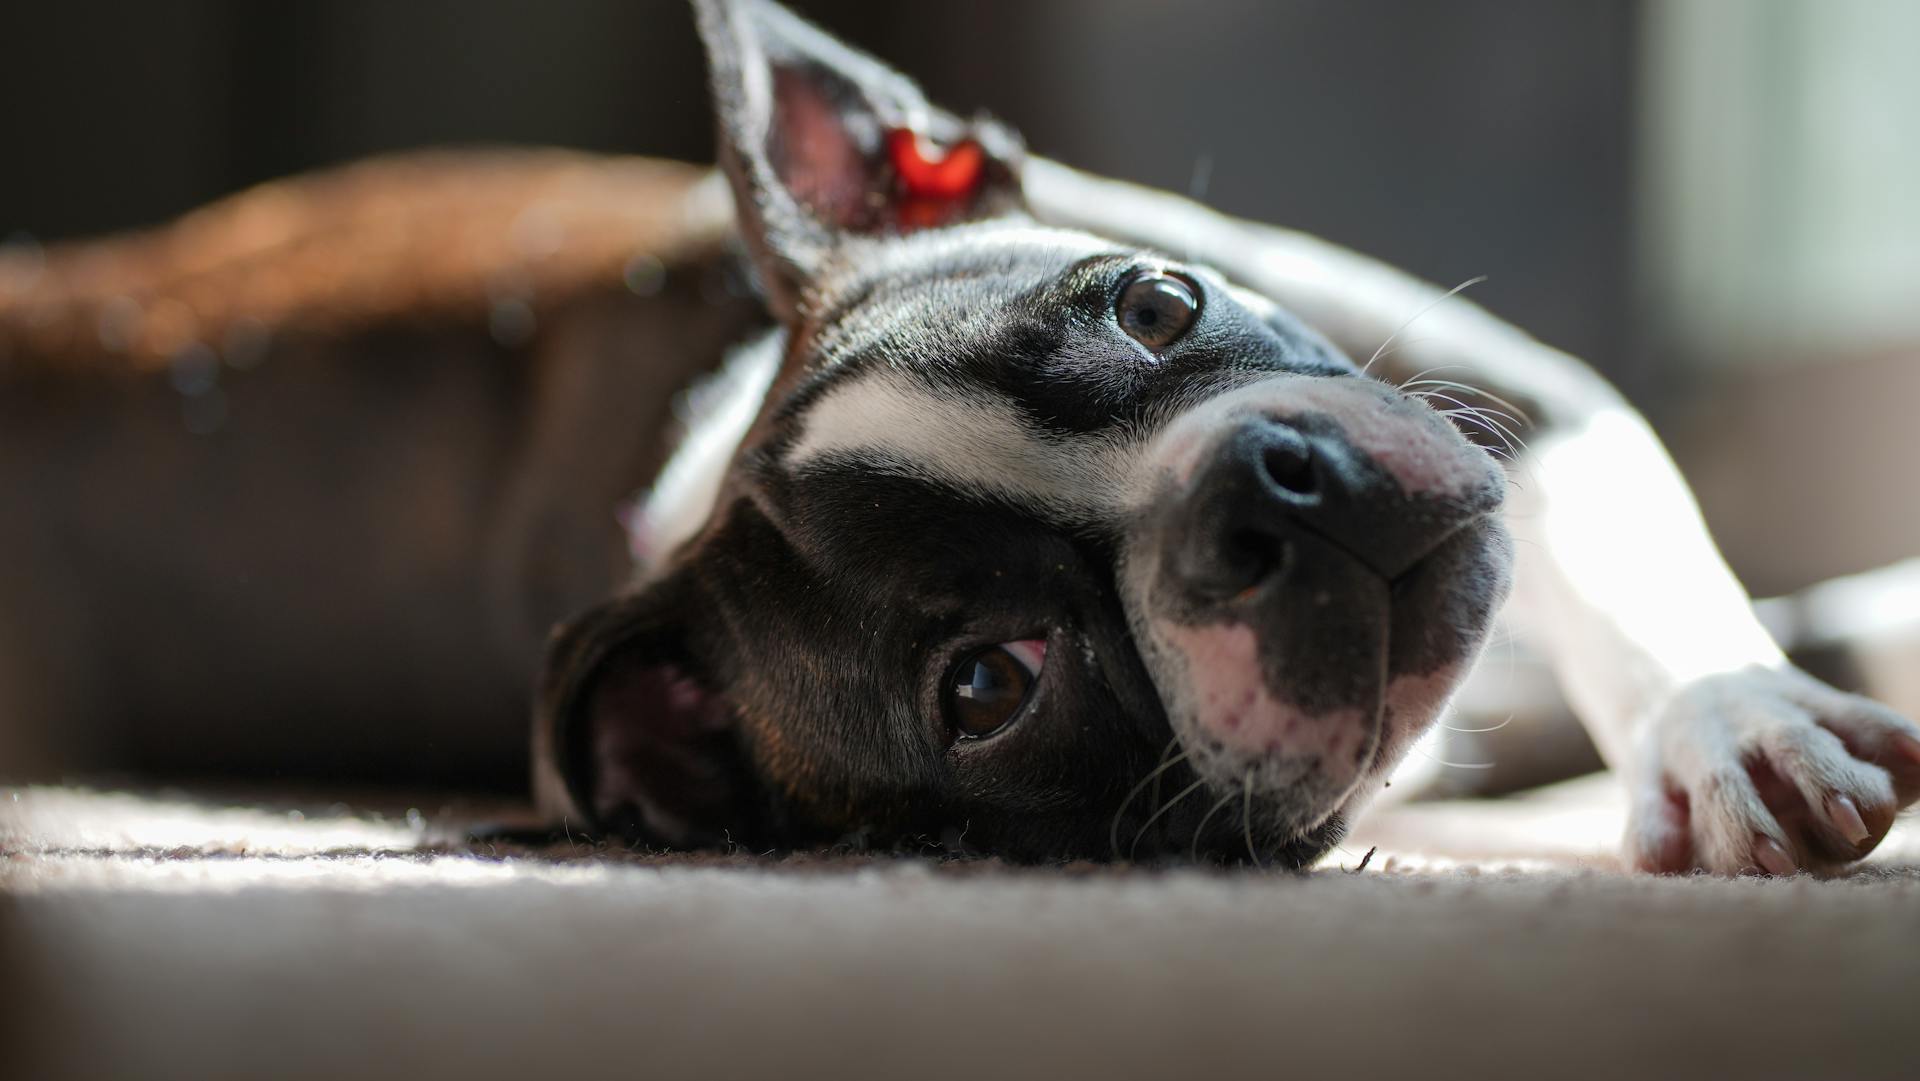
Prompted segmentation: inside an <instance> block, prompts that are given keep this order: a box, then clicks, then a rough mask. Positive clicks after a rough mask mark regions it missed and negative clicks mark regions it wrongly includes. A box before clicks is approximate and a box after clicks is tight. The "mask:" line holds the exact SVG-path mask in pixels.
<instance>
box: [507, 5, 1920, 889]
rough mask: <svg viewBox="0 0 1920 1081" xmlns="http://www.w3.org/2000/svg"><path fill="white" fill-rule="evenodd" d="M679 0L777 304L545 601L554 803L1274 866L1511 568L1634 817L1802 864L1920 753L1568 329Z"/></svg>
mask: <svg viewBox="0 0 1920 1081" xmlns="http://www.w3.org/2000/svg"><path fill="white" fill-rule="evenodd" d="M696 6H697V9H698V17H699V23H700V29H701V32H702V34H703V36H704V38H705V41H706V44H707V47H708V50H709V54H710V57H711V65H712V73H713V92H714V97H715V100H716V103H717V105H718V109H719V114H720V130H721V133H722V140H721V142H722V146H723V154H722V168H723V170H724V173H725V175H726V177H727V179H728V182H729V184H730V187H731V190H732V195H733V199H734V203H735V206H736V208H737V211H738V222H739V228H740V230H741V234H742V236H743V237H744V239H745V242H746V244H747V246H748V248H749V250H750V252H751V254H752V257H753V265H754V267H755V269H756V270H757V273H758V279H759V283H760V286H761V290H762V293H763V295H764V296H765V298H766V303H767V306H768V309H769V311H770V313H771V315H772V318H773V321H774V324H775V325H774V329H772V330H771V331H770V332H769V333H767V334H765V335H764V336H762V337H760V338H759V339H757V340H755V341H753V342H751V343H748V344H746V345H744V346H742V347H741V349H740V350H739V351H738V353H737V354H736V355H735V356H734V358H733V360H732V361H731V362H730V363H729V365H728V368H727V371H726V374H725V376H724V379H723V382H722V384H721V385H720V386H719V387H718V388H716V389H715V390H713V391H712V392H711V393H710V394H709V397H710V399H711V401H710V408H709V410H708V412H707V414H706V415H705V416H704V417H702V418H701V419H700V421H699V423H698V424H697V425H696V427H695V430H694V432H693V434H692V435H691V437H690V438H689V439H688V440H687V443H686V445H685V446H684V447H683V448H682V450H681V451H680V452H679V454H678V456H677V457H676V458H675V459H674V460H673V461H672V463H671V464H670V465H669V466H668V468H667V469H666V471H665V473H664V475H663V476H662V478H661V480H660V483H659V484H658V485H656V486H655V488H654V489H653V492H652V495H651V498H650V499H649V500H648V501H647V502H646V503H645V505H644V507H643V508H642V510H641V511H640V513H639V514H638V515H637V516H636V518H635V525H634V528H635V532H636V547H637V549H638V550H639V551H642V552H644V553H647V558H645V559H644V560H643V562H642V565H641V566H640V568H639V572H638V575H637V577H636V579H635V581H634V584H633V586H632V588H631V589H630V590H628V591H626V592H624V593H622V594H621V595H619V596H617V597H616V598H615V599H613V600H611V601H609V602H607V603H606V604H604V605H602V606H601V607H599V608H597V609H595V610H594V611H592V612H590V613H588V614H587V615H585V616H583V617H582V618H580V619H578V620H577V621H575V622H573V623H572V624H571V625H570V626H568V627H567V628H566V629H565V630H564V631H562V632H561V633H559V634H558V635H557V636H556V637H555V639H554V641H553V643H552V647H551V649H550V652H549V655H548V663H547V667H546V674H545V677H544V680H543V687H542V692H541V696H540V700H539V705H538V711H537V712H538V719H537V733H536V741H537V742H536V747H537V754H538V757H539V774H540V776H539V778H538V787H539V788H540V790H541V792H542V794H543V796H544V798H545V800H546V803H547V806H548V807H549V808H550V809H551V811H552V813H553V814H554V815H556V816H565V817H567V818H569V819H570V820H572V821H575V822H586V823H588V824H589V825H590V826H597V827H599V828H603V829H607V830H611V831H613V832H615V833H618V834H621V835H625V836H631V837H638V838H644V839H649V840H652V841H655V842H660V843H665V844H670V845H689V844H710V843H718V842H723V841H731V842H737V843H742V844H748V845H785V844H805V843H818V842H830V841H834V840H837V839H843V838H847V837H850V836H851V837H859V838H863V839H866V840H868V841H870V842H872V841H881V842H900V841H912V840H915V839H923V840H934V841H942V842H944V843H947V844H949V845H958V846H964V847H965V848H966V849H969V850H975V851H986V852H993V853H999V854H1004V855H1007V856H1010V857H1015V858H1027V859H1059V858H1066V857H1095V858H1100V857H1113V856H1119V857H1126V856H1141V855H1144V854H1149V853H1175V854H1186V855H1206V856H1212V857H1215V858H1227V859H1239V860H1245V861H1251V862H1254V863H1260V864H1269V863H1271V864H1279V865H1285V866H1303V865H1306V864H1310V863H1312V862H1313V861H1314V860H1315V859H1317V858H1318V857H1319V856H1320V855H1322V854H1323V853H1325V852H1326V851H1327V850H1328V848H1329V847H1330V846H1331V845H1332V844H1333V843H1334V842H1335V841H1336V840H1337V839H1338V838H1339V837H1340V836H1341V835H1342V831H1343V830H1344V828H1345V826H1346V824H1347V823H1348V822H1349V821H1350V820H1351V819H1352V817H1353V816H1354V814H1355V812H1356V811H1357V810H1358V809H1359V808H1360V807H1361V806H1362V805H1363V804H1364V803H1365V802H1366V801H1367V800H1368V798H1369V797H1371V796H1372V795H1374V794H1375V792H1376V791H1377V790H1378V789H1379V788H1380V787H1381V785H1382V784H1383V782H1385V781H1386V780H1387V778H1388V776H1389V774H1390V772H1391V771H1392V770H1393V768H1394V766H1395V765H1396V764H1397V763H1398V762H1399V761H1400V760H1401V758H1402V756H1403V755H1405V754H1406V753H1407V751H1408V749H1409V747H1410V746H1411V745H1412V744H1413V742H1414V741H1415V740H1416V739H1417V738H1418V737H1419V736H1420V735H1421V734H1422V733H1423V732H1425V731H1426V730H1427V729H1428V727H1429V726H1430V725H1432V724H1433V723H1434V722H1435V720H1436V719H1437V718H1438V717H1439V716H1440V715H1441V713H1442V712H1443V711H1444V710H1445V709H1446V707H1447V704H1448V701H1449V698H1450V696H1451V695H1452V694H1453V692H1454V690H1455V688H1456V687H1457V686H1458V685H1459V683H1460V681H1461V680H1462V678H1463V677H1464V676H1465V675H1466V674H1467V672H1468V671H1469V669H1470V668H1471V667H1472V666H1473V664H1474V661H1475V659H1476V657H1477V656H1478V655H1479V653H1480V651H1481V648H1482V646H1483V644H1484V643H1485V641H1486V639H1487V636H1488V632H1489V629H1490V628H1491V627H1492V625H1493V623H1494V620H1495V617H1496V615H1497V614H1498V613H1499V612H1500V611H1501V608H1502V606H1503V604H1505V603H1506V602H1507V600H1508V594H1509V592H1510V587H1512V586H1514V584H1515V583H1516V582H1517V593H1518V596H1517V598H1516V604H1515V609H1516V610H1515V613H1514V615H1515V618H1516V620H1517V621H1518V623H1519V624H1520V625H1521V626H1522V627H1523V628H1525V629H1527V630H1530V631H1533V632H1535V633H1537V634H1538V635H1539V636H1540V637H1541V638H1542V639H1543V641H1544V643H1545V645H1546V647H1547V649H1548V650H1549V651H1550V654H1551V656H1552V658H1553V660H1554V664H1555V667H1556V669H1557V671H1558V673H1559V675H1560V676H1561V679H1562V680H1563V682H1564V684H1565V688H1566V691H1567V693H1568V696H1569V698H1570V700H1571V701H1572V703H1573V704H1574V706H1575V707H1576V708H1577V710H1578V711H1579V713H1580V714H1581V716H1582V717H1583V718H1584V719H1585V720H1586V722H1587V724H1588V726H1589V728H1590V730H1591V733H1592V735H1593V736H1594V739H1595V742H1596V743H1597V745H1598V746H1599V747H1600V749H1601V751H1602V753H1603V754H1604V755H1605V757H1606V758H1607V760H1608V761H1609V762H1610V763H1611V764H1612V765H1613V767H1614V768H1615V769H1616V770H1617V771H1619V773H1620V774H1621V775H1622V777H1623V778H1624V780H1625V783H1626V784H1627V786H1628V788H1629V790H1630V792H1631V794H1632V800H1631V805H1632V821H1631V824H1630V826H1629V829H1628V832H1627V840H1626V848H1627V855H1628V857H1629V859H1630V860H1631V861H1632V863H1633V864H1635V865H1637V866H1639V867H1643V868H1648V869H1655V870H1667V871H1677V870H1683V869H1687V868H1694V867H1704V868H1707V869H1710V870H1713V871H1718V872H1739V871H1743V870H1762V871H1766V872H1770V873H1774V874H1788V873H1792V872H1793V871H1794V870H1796V869H1797V868H1803V867H1806V868H1817V867H1826V866H1831V865H1835V864H1841V863H1845V862H1847V861H1850V860H1853V859H1857V858H1859V857H1860V856H1861V855H1863V854H1865V853H1866V852H1867V851H1868V850H1870V849H1871V848H1872V847H1873V846H1874V844H1876V843H1877V842H1878V840H1879V839H1880V838H1881V837H1882V836H1883V835H1884V834H1885V832H1886V830H1887V828H1888V826H1889V824H1890V822H1891V820H1892V816H1893V813H1894V812H1895V810H1896V809H1897V808H1899V807H1901V806H1903V805H1905V804H1907V803H1909V802H1911V801H1912V800H1913V799H1914V798H1915V796H1916V795H1920V730H1916V728H1915V726H1914V725H1913V724H1912V722H1910V721H1908V720H1906V719H1905V718H1903V717H1901V716H1899V715H1897V714H1895V713H1894V712H1892V711H1890V710H1888V709H1886V708H1884V707H1881V706H1879V705H1876V704H1875V703H1873V702H1870V701H1867V700H1864V699H1861V698H1857V697H1853V696H1850V695H1847V694H1843V693H1840V692H1838V691H1836V690H1833V689H1831V688H1829V687H1827V686H1825V685H1823V684H1821V683H1819V682H1817V681H1815V680H1814V679H1812V678H1811V677H1809V676H1806V675H1804V674H1803V673H1801V672H1800V671H1798V670H1796V669H1794V668H1792V667H1791V666H1789V665H1788V664H1787V663H1786V661H1785V660H1784V659H1783V657H1782V655H1781V653H1780V651H1779V650H1778V649H1777V648H1776V646H1775V645H1774V643H1773V642H1772V641H1771V640H1770V639H1769V638H1768V636H1767V635H1766V633H1765V632H1764V631H1763V630H1762V629H1761V627H1760V625H1759V624H1758V623H1757V622H1756V620H1755V618H1754V616H1753V614H1752V612H1751V607H1750V604H1749V602H1748V600H1747V598H1746V597H1745V595H1744V594H1743V592H1742V590H1741V589H1740V587H1739V586H1738V585H1737V583H1736V582H1735V581H1734V579H1733V578H1732V577H1731V575H1730V574H1729V573H1728V571H1727V569H1726V567H1725V566H1724V564H1723V563H1722V561H1721V560H1720V558H1719V556H1718V555H1717V553H1716V552H1715V550H1714V548H1713V546H1712V543H1711V542H1710V541H1709V539H1708V538H1707V536H1706V533H1705V531H1704V529H1703V526H1702V524H1701V521H1700V519H1699V516H1698V514H1697V512H1696V510H1695V508H1694V506H1693V503H1692V501H1691V499H1690V498H1689V496H1688V494H1687V492H1686V490H1685V488H1684V487H1683V485H1682V483H1681V481H1680V480H1679V478H1678V477H1677V475H1676V473H1675V471H1674V469H1673V467H1672V465H1671V464H1670V463H1669V461H1668V459H1667V457H1666V455H1665V454H1664V453H1663V451H1662V450H1661V448H1660V446H1659V444H1658V443H1657V442H1656V440H1655V439H1654V437H1653V436H1652V434H1651V433H1650V432H1649V430H1648V428H1647V426H1646V425H1645V423H1644V422H1643V421H1642V420H1641V419H1640V418H1639V417H1638V416H1636V415H1635V414H1634V413H1633V412H1632V411H1631V410H1630V409H1629V408H1628V407H1626V406H1625V405H1624V404H1623V403H1622V401H1621V399H1620V398H1619V397H1618V396H1617V395H1616V394H1615V393H1614V392H1613V391H1612V390H1610V389H1609V388H1608V387H1607V386H1606V385H1605V384H1604V383H1603V382H1602V381H1601V380H1600V379H1599V378H1598V377H1596V376H1595V375H1594V374H1592V373H1591V372H1590V371H1588V370H1587V369H1585V368H1584V367H1582V366H1581V365H1579V364H1578V363H1577V362H1575V361H1573V360H1572V359H1571V358H1569V357H1567V356H1565V355H1563V354H1560V353H1558V352H1555V351H1554V350H1552V349H1549V348H1547V347H1545V346H1543V345H1541V344H1539V343H1538V342H1535V341H1533V340H1531V339H1529V338H1527V337H1525V336H1524V335H1522V334H1521V333H1519V332H1518V331H1516V330H1514V329H1512V328H1510V327H1508V326H1505V325H1503V324H1501V323H1500V322H1498V321H1496V320H1494V319H1493V318H1491V317H1489V316H1487V315H1485V314H1484V313H1482V312H1479V311H1476V310H1474V309H1473V308H1471V307H1469V306H1467V305H1465V304H1463V303H1459V302H1454V303H1450V304H1446V305H1438V304H1437V301H1438V300H1439V299H1440V295H1439V294H1438V292H1437V291H1435V290H1431V289H1428V288H1427V287H1425V286H1422V285H1419V284H1417V283H1414V282H1412V281H1410V280H1408V279H1406V278H1404V277H1402V276H1400V275H1398V274H1396V273H1394V272H1393V271H1390V270H1387V269H1385V268H1383V267H1380V266H1377V265H1374V264H1371V263H1368V262H1366V261H1365V260H1363V259H1361V258H1360V257H1358V256H1355V255H1353V254H1350V253H1347V252H1344V251H1340V250H1338V249H1335V248H1332V247H1329V246H1327V245H1325V244H1323V243H1320V242H1317V241H1314V240H1312V239H1309V238H1306V237H1302V236H1298V235H1294V234H1290V233H1285V232H1281V231H1278V230H1272V229H1266V228H1261V227H1257V226H1251V225H1247V224H1245V223H1240V222H1230V221H1227V220H1225V219H1223V218H1220V217H1218V216H1215V215H1213V214H1210V213H1208V212H1207V211H1205V210H1202V209H1200V208H1198V207H1196V206H1193V205H1192V204H1189V203H1187V202H1185V201H1182V200H1179V199H1176V198H1173V197H1170V196H1166V195H1162V194H1158V193H1153V192H1147V191H1142V190H1139V189H1135V188H1129V187H1125V186H1122V185H1118V184H1113V183H1108V182H1103V181H1098V180H1094V179H1091V178H1088V177H1084V176H1081V175H1079V174H1076V173H1073V172H1071V171H1069V170H1067V169H1065V168H1063V167H1061V166H1058V165H1054V164H1052V163H1049V162H1045V161H1041V160H1038V159H1035V158H1030V157H1028V156H1026V155H1025V154H1024V153H1023V152H1022V148H1021V144H1020V141H1019V139H1018V138H1017V137H1016V136H1015V135H1014V134H1013V133H1012V132H1010V131H1008V130H1006V129H1005V128H1004V127H1002V126H1000V125H999V124H997V123H995V122H994V121H992V120H990V119H986V118H976V119H972V120H962V119H961V118H959V117H957V116H955V115H953V114H950V113H947V112H944V111H941V110H940V109H937V108H935V107H933V106H931V105H929V104H928V103H927V102H926V101H925V100H924V99H923V98H922V96H921V94H920V93H919V92H918V91H917V90H916V88H915V87H914V85H913V84H912V83H911V82H909V81H908V80H906V79H905V78H903V77H902V76H900V75H899V74H897V73H895V72H893V71H891V70H889V69H888V68H886V67H884V66H882V65H881V64H880V63H878V62H876V61H875V60H873V59H871V58H869V57H867V56H864V55H861V54H859V53H857V52H855V51H853V50H852V49H849V48H847V47H846V46H844V45H841V44H840V43H838V42H836V41H834V40H831V39H830V38H828V37H827V36H826V35H824V34H823V33H821V32H820V31H818V30H817V29H815V28H813V27H811V26H809V25H807V24H806V23H804V22H802V21H801V20H799V19H798V18H796V17H794V16H793V15H791V14H789V13H788V12H786V11H784V10H782V9H780V8H778V7H776V6H774V5H772V4H770V3H762V2H757V0H739V2H728V0H697V4H696ZM1176 252H1177V253H1180V256H1179V257H1176V256H1175V255H1174V254H1172V253H1176ZM1421 312H1424V313H1425V314H1424V317H1423V323H1422V325H1421V327H1420V332H1419V334H1418V340H1417V341H1405V342H1397V341H1396V337H1397V333H1396V332H1397V331H1398V330H1399V329H1400V328H1401V326H1402V325H1403V324H1404V323H1405V321H1406V320H1407V319H1408V318H1409V316H1411V315H1413V314H1416V313H1421ZM1388 343H1393V344H1391V345H1389V344H1388ZM1509 473H1511V474H1512V475H1514V476H1516V477H1523V478H1525V480H1524V482H1523V483H1522V484H1518V485H1514V486H1512V487H1510V486H1509V484H1508V475H1509Z"/></svg>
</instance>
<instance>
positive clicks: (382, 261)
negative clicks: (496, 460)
mask: <svg viewBox="0 0 1920 1081" xmlns="http://www.w3.org/2000/svg"><path fill="white" fill-rule="evenodd" d="M731 228H732V216H731V208H730V205H729V203H728V200H727V196H726V193H725V191H724V189H723V188H721V187H720V186H718V185H717V184H715V183H713V182H712V180H711V171H710V170H709V169H707V168H704V167H699V166H693V165H686V164H681V163H677V162H668V161H661V160H654V159H647V158H637V157H610V156H598V155H591V154H584V153H576V152H570V151H560V150H527V149H523V150H439V151H427V152H415V153H409V154H401V155H394V156H389V157H384V158H375V159H371V160H368V161H364V162H359V163H356V164H352V165H347V166H343V167H339V168H335V169H331V170H326V171H321V172H316V173H310V174H305V175H300V176H296V177H292V178H288V179H285V180H279V181H274V182H270V183H267V184H262V185H260V186H258V187H254V188H251V189H248V190H246V191H242V192H240V193H238V194H235V195H232V196H229V197H227V198H225V199H222V200H219V201H217V202H214V203H212V204H209V205H207V206H205V207H203V208H201V209H199V210H196V211H193V212H192V213H189V214H187V215H185V216H184V217H182V218H180V219H178V220H176V221H174V222H172V223H169V224H166V225H162V226H159V227H157V228H153V229H149V230H145V231H141V232H134V233H126V234H120V235H114V236H108V237H103V238H99V239H93V240H86V241H77V242H67V243H61V244H55V245H52V246H50V247H48V248H46V249H44V250H43V249H39V248H34V247H26V248H19V249H16V250H11V251H9V250H5V249H0V372H11V373H15V374H18V373H25V372H32V371H35V370H39V371H41V372H43V373H44V372H46V371H50V370H51V371H58V370H76V369H79V370H88V371H113V370H132V371H147V370H154V369H157V368H164V367H165V366H166V365H167V364H168V363H169V361H170V360H171V359H172V358H173V357H174V356H176V355H177V354H178V353H179V352H180V351H181V350H182V349H185V348H189V347H191V346H193V345H194V344H196V343H201V344H205V345H207V346H209V347H211V348H214V349H216V350H220V349H222V348H223V347H229V346H234V345H235V343H238V346H237V347H242V348H243V347H244V345H245V342H246V341H247V340H248V339H249V338H251V337H257V336H258V335H259V334H261V333H267V334H273V335H279V334H281V333H283V332H295V333H301V334H308V333H311V334H316V335H320V336H323V337H337V336H340V335H345V334H351V333H354V332H357V331H361V330H365V329H369V328H376V327H380V326H383V325H389V324H392V323H395V322H402V323H407V324H411V325H422V324H426V325H435V324H447V323H480V324H483V325H484V324H485V323H487V322H488V321H489V320H490V319H491V320H493V321H494V322H495V323H496V324H500V323H501V322H502V320H503V319H504V325H496V330H498V331H499V332H501V333H504V334H506V335H507V336H508V337H511V335H512V333H513V327H514V322H513V320H514V317H515V316H516V315H517V314H519V313H520V310H521V306H526V308H527V311H526V314H528V315H533V314H536V312H538V313H541V314H544V313H545V312H547V311H549V310H551V309H554V308H556V307H559V306H563V305H566V304H568V303H570V302H572V301H574V300H576V299H578V298H580V297H581V296H583V295H585V294H591V293H594V292H596V291H609V292H618V291H622V290H624V291H626V292H629V293H636V294H639V295H642V296H645V295H649V293H650V292H651V291H654V290H657V289H658V288H659V283H660V280H661V279H662V277H663V275H664V274H665V272H666V271H667V270H669V269H672V268H675V267H678V266H682V265H686V264H691V263H702V262H712V261H714V260H715V259H716V258H717V257H718V256H719V254H720V253H721V252H722V251H723V249H724V247H725V244H726V241H727V238H728V237H729V236H730V232H731Z"/></svg>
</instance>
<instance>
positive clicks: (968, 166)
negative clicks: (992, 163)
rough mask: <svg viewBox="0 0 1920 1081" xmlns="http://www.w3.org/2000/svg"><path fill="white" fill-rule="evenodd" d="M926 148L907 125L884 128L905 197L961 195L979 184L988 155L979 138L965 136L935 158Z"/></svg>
mask: <svg viewBox="0 0 1920 1081" xmlns="http://www.w3.org/2000/svg"><path fill="white" fill-rule="evenodd" d="M927 150H928V147H927V145H926V144H925V143H923V141H922V140H921V138H920V136H919V135H918V134H917V133H915V132H913V131H911V130H909V129H907V128H895V129H893V130H892V131H889V132H887V153H888V155H889V156H891V157H892V159H893V168H894V172H895V173H897V174H898V175H899V177H900V183H901V185H902V186H903V187H905V188H906V194H907V197H908V198H910V199H938V200H949V199H961V198H965V197H966V196H969V195H971V194H973V192H974V189H976V188H978V187H979V186H980V178H981V176H982V175H983V173H984V172H985V166H986V160H987V159H986V152H985V151H983V150H982V149H980V144H979V143H978V142H975V141H974V140H972V139H964V140H962V141H961V142H959V143H957V144H955V145H954V146H953V147H952V148H951V149H949V150H947V151H946V152H945V153H944V154H941V155H940V156H939V157H937V158H929V157H928V156H927ZM935 152H936V153H938V150H937V148H935Z"/></svg>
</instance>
